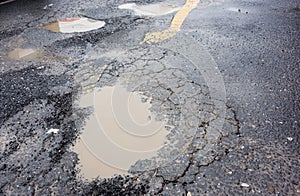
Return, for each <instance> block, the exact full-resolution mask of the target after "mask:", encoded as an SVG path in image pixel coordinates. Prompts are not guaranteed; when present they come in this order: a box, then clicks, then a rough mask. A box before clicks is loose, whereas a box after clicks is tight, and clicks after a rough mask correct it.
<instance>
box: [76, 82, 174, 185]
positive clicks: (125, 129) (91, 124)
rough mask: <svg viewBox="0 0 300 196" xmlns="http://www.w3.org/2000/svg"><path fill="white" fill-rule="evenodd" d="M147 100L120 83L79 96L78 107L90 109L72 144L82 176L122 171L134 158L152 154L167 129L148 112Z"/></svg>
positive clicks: (103, 174)
mask: <svg viewBox="0 0 300 196" xmlns="http://www.w3.org/2000/svg"><path fill="white" fill-rule="evenodd" d="M150 100H151V99H150V98H147V97H145V96H143V95H142V94H140V93H138V92H128V91H127V89H126V88H125V87H123V86H120V85H116V86H114V87H103V88H101V89H95V90H94V92H93V93H90V94H86V95H84V96H82V97H81V98H80V100H79V106H80V107H89V106H92V107H93V109H94V113H93V114H92V115H91V116H90V117H89V119H88V121H87V123H86V125H85V127H84V130H83V133H82V134H81V136H80V140H79V141H78V142H77V143H76V145H75V147H74V151H75V152H77V153H78V154H79V155H78V156H79V159H80V163H81V167H80V169H81V174H82V175H83V176H84V177H85V178H88V179H91V178H95V177H97V176H100V177H112V176H113V175H114V174H126V173H127V170H128V169H129V168H130V166H131V165H133V164H134V163H135V162H136V161H137V160H139V159H147V158H152V157H153V156H155V155H156V153H157V150H158V149H160V148H161V147H162V146H163V145H164V141H165V140H166V135H167V134H168V133H169V132H168V131H167V130H166V126H167V124H166V121H157V120H156V119H155V114H153V113H151V112H150V110H149V109H150V107H151V104H150Z"/></svg>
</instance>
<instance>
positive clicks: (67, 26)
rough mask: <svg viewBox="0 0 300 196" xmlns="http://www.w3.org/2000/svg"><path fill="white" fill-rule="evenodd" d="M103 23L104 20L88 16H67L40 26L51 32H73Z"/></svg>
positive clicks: (93, 27) (96, 27)
mask: <svg viewBox="0 0 300 196" xmlns="http://www.w3.org/2000/svg"><path fill="white" fill-rule="evenodd" d="M104 25H105V22H104V21H100V20H94V19H90V18H67V19H64V20H58V21H55V22H51V23H49V24H47V25H45V26H43V27H42V28H43V29H47V30H50V31H53V32H61V33H75V32H87V31H91V30H95V29H99V28H101V27H103V26H104Z"/></svg>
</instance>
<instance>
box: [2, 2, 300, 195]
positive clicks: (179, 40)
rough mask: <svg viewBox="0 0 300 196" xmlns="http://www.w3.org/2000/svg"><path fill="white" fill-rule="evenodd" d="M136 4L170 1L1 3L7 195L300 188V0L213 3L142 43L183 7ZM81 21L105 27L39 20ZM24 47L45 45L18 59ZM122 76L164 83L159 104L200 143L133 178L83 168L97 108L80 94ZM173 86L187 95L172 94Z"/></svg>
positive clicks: (134, 172)
mask: <svg viewBox="0 0 300 196" xmlns="http://www.w3.org/2000/svg"><path fill="white" fill-rule="evenodd" d="M128 2H129V3H132V2H135V3H136V4H151V3H157V2H159V1H156V0H145V1H142V0H137V1H131V0H113V1H110V0H109V1H103V0H89V1H84V0H77V1H54V0H17V1H15V2H11V3H8V4H4V5H0V18H1V19H0V195H188V196H191V195H193V196H194V195H300V159H299V155H300V150H299V149H300V146H299V142H300V117H299V116H300V45H299V40H300V2H299V1H298V0H286V1H279V0H269V1H265V0H251V1H250V0H249V1H246V0H223V1H222V0H205V1H203V2H202V1H201V2H200V3H199V4H198V6H197V7H196V8H195V9H194V10H192V11H191V12H190V13H189V15H188V16H187V18H186V19H185V21H184V23H183V25H182V27H181V31H180V32H178V33H177V34H176V35H175V36H174V37H171V38H170V39H169V40H165V41H162V42H160V43H153V44H141V43H140V42H142V40H143V38H144V36H145V34H146V33H148V32H155V31H161V30H163V29H166V28H168V27H169V25H170V23H171V20H172V18H173V16H174V15H175V14H176V12H175V13H171V14H168V15H164V16H157V17H148V16H138V15H135V14H134V13H133V12H132V11H129V10H123V9H122V10H121V9H118V6H119V5H121V4H124V3H128ZM168 2H169V3H174V2H177V4H179V5H183V4H184V3H185V1H184V0H181V1H168ZM71 17H87V18H92V19H96V20H102V21H105V23H106V24H105V26H104V27H102V28H99V29H97V30H92V31H88V32H82V33H71V34H64V33H57V32H51V31H48V30H45V29H42V28H41V27H42V26H43V25H46V24H48V23H49V22H53V21H56V20H58V19H65V18H71ZM15 48H37V49H38V50H39V51H40V54H39V55H38V57H35V58H33V59H29V60H28V59H25V60H13V59H10V58H9V57H8V53H9V52H10V51H12V50H13V49H15ZM119 51H121V52H119ZM200 61H201V62H200ZM157 64H164V66H163V68H160V67H159V65H157ZM103 65H107V67H104V66H103ZM197 66H198V67H197ZM209 66H213V67H209ZM194 67H196V68H194ZM128 74H131V75H130V78H128V77H127V76H128ZM214 74H215V75H214ZM171 75H172V76H171ZM92 76H93V77H92ZM131 76H132V77H131ZM169 77H170V78H169ZM95 78H96V80H95ZM151 78H152V79H153V78H155V79H157V80H160V79H162V80H163V79H165V83H164V85H166V86H167V87H168V88H161V89H160V88H158V86H159V85H157V84H154V83H153V81H151ZM122 79H123V80H125V81H127V82H128V85H129V86H130V85H137V84H140V83H141V81H143V82H144V81H145V85H146V87H145V88H146V90H145V91H147V92H149V93H150V94H151V95H155V93H157V92H158V94H159V95H160V96H158V97H157V102H159V101H161V102H163V103H164V104H166V105H167V106H168V107H166V108H171V109H161V108H159V107H155V103H156V102H155V101H154V103H153V110H155V111H156V112H157V113H159V114H163V115H165V116H168V117H169V119H170V121H172V122H173V125H175V126H176V125H178V122H179V120H178V118H177V117H178V116H179V115H181V116H183V120H182V119H181V120H180V122H184V123H182V124H183V125H182V127H180V128H181V131H182V132H180V131H179V130H178V132H177V133H176V131H174V133H172V134H174V135H172V136H173V137H174V138H176V139H178V141H180V142H181V143H187V142H188V146H187V147H186V148H183V149H181V150H177V149H175V148H174V149H172V150H174V151H172V153H173V154H174V153H175V154H176V156H175V155H174V157H172V158H170V157H168V158H167V159H168V162H167V163H166V164H163V165H158V166H157V167H154V168H153V167H151V168H150V166H148V165H147V164H149V162H147V161H143V160H140V161H138V162H137V163H133V166H132V167H131V168H130V173H131V175H128V176H115V177H112V178H107V179H103V178H100V177H99V178H96V179H94V180H87V179H84V178H82V177H78V173H79V171H78V168H77V167H76V165H78V164H79V163H80V160H79V158H78V155H77V154H76V153H75V152H73V151H72V150H70V149H71V147H72V146H73V145H74V144H75V141H76V139H78V138H79V136H80V133H81V131H82V127H83V126H84V123H85V122H86V120H87V116H88V115H87V114H89V112H90V111H88V110H87V109H86V108H78V107H77V106H76V104H75V103H76V99H77V98H78V96H80V94H82V91H84V90H86V89H85V88H89V89H90V88H93V87H94V86H97V87H103V86H111V85H114V84H115V83H116V81H117V80H122ZM148 81H150V82H148ZM174 84H178V86H176V85H174ZM179 84H180V85H182V86H189V87H191V89H192V90H187V91H184V90H183V91H181V87H182V86H180V85H179ZM140 85H141V86H142V84H140ZM174 86H175V87H174ZM142 87H144V86H142ZM214 88H216V89H214ZM199 89H200V90H199ZM167 91H172V93H171V95H173V94H174V95H176V96H177V97H178V98H180V99H181V98H182V100H183V101H182V102H180V103H179V104H178V103H174V101H172V103H171V102H170V103H169V102H164V101H163V100H162V99H163V98H162V96H163V95H164V93H165V92H167ZM222 93H223V94H222ZM171 95H168V96H167V98H166V99H167V100H170V99H172V97H171ZM223 98H224V99H223ZM166 99H164V100H166ZM168 104H169V105H168ZM172 104H173V105H172ZM174 105H175V106H174ZM177 106H178V107H177ZM179 106H180V107H179ZM171 110H172V111H171ZM199 111H200V112H199ZM172 116H173V117H174V118H173V117H172ZM195 117H196V118H195ZM219 122H222V123H221V125H220V124H218V123H219ZM187 124H188V125H187ZM178 126H179V125H178ZM50 129H59V132H58V133H47V131H48V130H50ZM175 130H176V129H175ZM190 130H192V131H190ZM170 137H171V136H170ZM180 142H179V143H180ZM173 147H174V146H173ZM167 151H168V150H167V148H166V149H163V150H162V151H161V153H162V154H163V155H162V156H164V155H165V154H168V153H169V152H167ZM172 153H170V154H171V155H172ZM168 155H169V154H168ZM144 167H145V168H148V167H149V168H150V169H143V168H144Z"/></svg>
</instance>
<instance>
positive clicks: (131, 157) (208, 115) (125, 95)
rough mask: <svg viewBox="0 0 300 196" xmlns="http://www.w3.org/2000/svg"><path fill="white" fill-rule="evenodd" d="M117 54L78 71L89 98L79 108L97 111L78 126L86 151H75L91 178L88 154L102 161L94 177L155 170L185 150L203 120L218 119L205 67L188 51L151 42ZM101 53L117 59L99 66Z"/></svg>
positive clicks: (85, 95)
mask: <svg viewBox="0 0 300 196" xmlns="http://www.w3.org/2000/svg"><path fill="white" fill-rule="evenodd" d="M113 54H114V53H111V55H110V56H109V57H103V56H102V57H99V59H97V60H93V61H92V62H89V63H87V64H86V65H85V66H86V67H84V68H83V69H82V70H81V71H80V72H79V73H78V80H79V83H81V85H82V87H83V88H82V90H83V91H82V94H81V95H80V96H79V100H84V102H85V103H84V104H83V105H82V103H83V102H82V101H79V103H80V102H81V104H79V105H78V107H79V108H80V107H81V108H82V107H88V108H90V109H91V111H93V112H92V114H91V115H90V116H89V117H88V118H89V119H88V120H87V123H86V124H85V125H79V126H81V127H83V129H82V132H83V133H82V135H81V148H86V149H88V150H85V151H84V152H83V151H80V150H77V152H78V153H79V159H80V162H81V164H82V167H81V170H82V172H83V173H82V174H83V176H86V177H87V178H90V177H91V176H90V175H86V173H88V171H87V170H86V169H84V168H92V166H91V165H93V163H92V162H93V161H91V160H89V161H85V158H83V155H84V154H89V155H90V157H93V159H95V160H97V161H98V162H99V161H100V162H102V163H101V164H102V166H100V165H99V167H98V169H97V170H95V169H93V172H92V176H93V177H95V176H97V175H99V176H100V177H110V176H112V175H113V174H124V173H126V171H127V170H129V171H130V172H141V171H146V170H152V169H155V168H158V167H160V166H163V165H166V164H168V163H170V162H171V161H173V160H174V159H176V158H177V157H178V156H180V155H182V154H184V152H185V151H186V149H187V147H188V146H189V145H190V144H191V142H192V140H193V138H194V136H195V133H196V132H197V131H198V130H199V128H200V127H201V126H202V124H203V122H209V121H211V120H214V119H216V118H217V117H216V115H215V114H214V113H213V110H214V106H213V102H212V101H211V98H210V96H209V90H208V87H207V85H206V82H205V80H204V78H203V77H201V72H200V71H199V70H198V69H197V68H196V67H195V65H194V64H192V63H191V62H190V61H189V60H188V59H186V58H185V57H184V56H182V55H180V54H178V53H176V52H172V51H170V50H167V49H163V48H158V47H149V46H148V47H138V48H134V49H131V50H128V51H120V52H118V53H116V55H115V56H114V55H113ZM99 56H100V55H99ZM103 58H108V59H113V60H112V61H111V62H110V63H108V64H106V65H99V64H98V63H99V62H102V61H103ZM106 60H107V59H106ZM133 100H134V101H133ZM143 102H144V103H143ZM141 111H142V112H141ZM99 112H100V113H99ZM138 121H140V122H138ZM148 121H149V122H151V123H149V122H148ZM141 122H142V123H141ZM141 124H142V126H141ZM79 143H80V142H79ZM82 144H84V145H82ZM75 148H76V147H75ZM115 152H116V153H115ZM124 163H126V164H124ZM85 164H88V165H89V166H84V165H85ZM103 164H104V165H103ZM105 168H106V169H105ZM109 168H110V169H109ZM103 170H106V171H104V172H106V174H104V173H101V172H103ZM108 170H110V171H109V172H108ZM97 172H99V173H97Z"/></svg>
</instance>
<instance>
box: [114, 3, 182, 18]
mask: <svg viewBox="0 0 300 196" xmlns="http://www.w3.org/2000/svg"><path fill="white" fill-rule="evenodd" d="M119 9H128V10H133V11H134V12H135V14H136V15H140V16H152V17H154V16H162V15H167V14H171V13H173V12H176V11H178V10H179V9H180V7H179V6H178V5H170V4H165V3H157V4H149V5H137V4H135V3H126V4H122V5H120V6H119Z"/></svg>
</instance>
